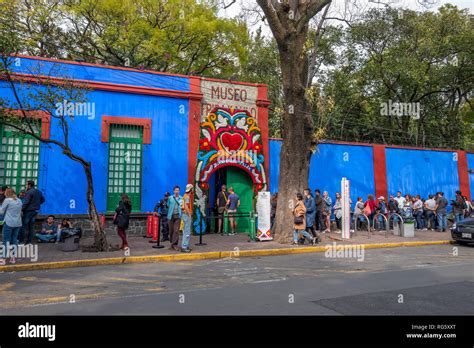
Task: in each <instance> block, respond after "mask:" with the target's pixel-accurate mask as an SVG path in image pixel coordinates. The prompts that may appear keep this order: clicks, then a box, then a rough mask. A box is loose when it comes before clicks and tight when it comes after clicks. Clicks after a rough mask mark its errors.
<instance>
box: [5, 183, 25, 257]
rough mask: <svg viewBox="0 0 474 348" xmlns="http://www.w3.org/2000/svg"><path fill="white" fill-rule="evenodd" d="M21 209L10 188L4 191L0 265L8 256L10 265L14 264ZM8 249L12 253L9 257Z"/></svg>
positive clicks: (19, 202)
mask: <svg viewBox="0 0 474 348" xmlns="http://www.w3.org/2000/svg"><path fill="white" fill-rule="evenodd" d="M21 208H22V204H21V201H20V199H18V197H17V196H16V195H15V191H13V189H11V188H7V189H6V190H5V199H4V200H3V203H2V205H1V206H0V215H3V216H4V224H3V254H4V255H1V256H0V265H5V263H6V258H7V257H8V256H10V263H15V262H16V259H15V258H16V249H17V247H18V233H19V232H20V228H21ZM10 247H13V252H12V254H11V255H10V254H9V251H10Z"/></svg>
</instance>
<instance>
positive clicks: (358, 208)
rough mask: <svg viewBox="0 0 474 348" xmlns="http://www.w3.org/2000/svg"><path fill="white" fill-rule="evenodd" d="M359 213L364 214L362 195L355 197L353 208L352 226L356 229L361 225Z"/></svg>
mask: <svg viewBox="0 0 474 348" xmlns="http://www.w3.org/2000/svg"><path fill="white" fill-rule="evenodd" d="M361 215H364V202H363V201H362V197H357V202H356V204H355V208H354V228H355V229H356V230H360V229H361V227H362V221H361V219H360V216H361Z"/></svg>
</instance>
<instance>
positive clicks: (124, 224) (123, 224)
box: [114, 193, 132, 251]
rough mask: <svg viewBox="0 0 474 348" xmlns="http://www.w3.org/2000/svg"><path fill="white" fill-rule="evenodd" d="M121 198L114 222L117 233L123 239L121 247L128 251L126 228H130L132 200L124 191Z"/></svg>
mask: <svg viewBox="0 0 474 348" xmlns="http://www.w3.org/2000/svg"><path fill="white" fill-rule="evenodd" d="M120 198H121V200H120V202H119V204H118V207H117V209H115V219H114V224H116V225H117V234H118V235H119V237H120V239H121V240H122V246H121V247H120V249H121V250H125V251H127V250H129V247H128V242H127V234H126V230H127V229H128V224H129V221H130V213H131V212H132V202H131V201H130V198H129V197H128V196H127V195H126V194H125V193H122V196H121V197H120Z"/></svg>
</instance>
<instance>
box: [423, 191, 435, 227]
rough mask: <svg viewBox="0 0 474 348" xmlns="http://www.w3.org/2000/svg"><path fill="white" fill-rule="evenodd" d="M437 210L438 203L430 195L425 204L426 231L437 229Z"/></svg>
mask: <svg viewBox="0 0 474 348" xmlns="http://www.w3.org/2000/svg"><path fill="white" fill-rule="evenodd" d="M435 208H436V201H435V199H434V196H433V195H428V199H427V200H426V201H425V204H424V211H425V223H426V226H425V228H424V230H427V229H430V230H431V231H432V230H434V228H435Z"/></svg>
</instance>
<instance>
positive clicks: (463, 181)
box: [456, 150, 471, 200]
mask: <svg viewBox="0 0 474 348" xmlns="http://www.w3.org/2000/svg"><path fill="white" fill-rule="evenodd" d="M456 152H457V154H458V175H459V189H460V190H461V192H462V194H463V196H466V197H467V198H468V199H469V200H471V189H470V184H469V173H468V172H467V171H468V170H469V168H468V167H469V166H468V163H467V155H466V151H462V150H458V151H456Z"/></svg>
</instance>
